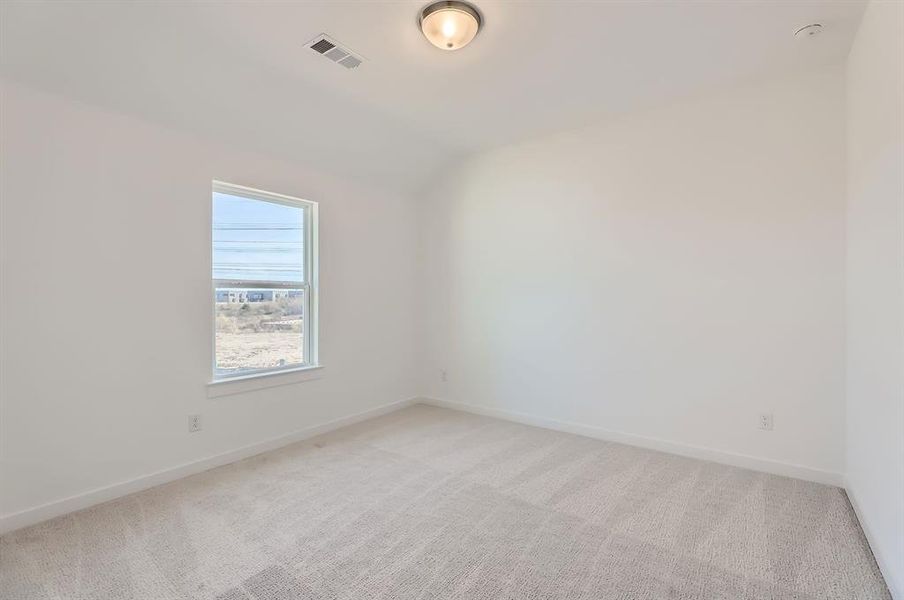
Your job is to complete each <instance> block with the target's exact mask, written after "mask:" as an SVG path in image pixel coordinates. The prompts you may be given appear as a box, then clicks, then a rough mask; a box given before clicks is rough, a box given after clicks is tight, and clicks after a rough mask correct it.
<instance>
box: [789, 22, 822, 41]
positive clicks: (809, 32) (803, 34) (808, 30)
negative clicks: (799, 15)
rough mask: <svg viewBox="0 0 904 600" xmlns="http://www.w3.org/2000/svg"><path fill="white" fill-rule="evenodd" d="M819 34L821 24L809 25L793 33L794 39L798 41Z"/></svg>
mask: <svg viewBox="0 0 904 600" xmlns="http://www.w3.org/2000/svg"><path fill="white" fill-rule="evenodd" d="M820 33H822V23H810V24H809V25H804V26H803V27H801V28H800V29H798V30H797V31H795V32H794V37H796V38H797V39H799V40H800V39H806V38H808V37H812V36H814V35H819V34H820Z"/></svg>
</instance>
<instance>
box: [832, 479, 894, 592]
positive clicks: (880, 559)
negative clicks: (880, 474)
mask: <svg viewBox="0 0 904 600" xmlns="http://www.w3.org/2000/svg"><path fill="white" fill-rule="evenodd" d="M844 489H845V491H846V492H847V496H848V500H850V501H851V506H852V507H853V508H854V513H855V514H856V515H857V520H858V521H860V528H861V529H863V535H864V536H865V537H866V541H867V543H869V547H870V550H872V551H873V557H875V559H876V564H878V565H879V570H880V571H881V572H882V576H883V577H885V584H886V585H887V586H888V591H889V592H891V597H892V598H893V599H894V600H904V580H902V579H898V578H899V577H901V575H904V574H901V575H899V574H898V573H896V572H895V570H894V569H893V568H892V566H893V565H892V564H891V562H890V561H889V560H887V559H886V558H885V556H884V555H883V554H882V549H881V548H880V547H879V546H878V545H877V544H876V541H875V540H876V538H875V536H874V535H873V533H872V531H873V528H872V526H871V525H870V521H869V520H868V519H866V518H864V517H865V516H866V515H865V514H864V513H863V511H862V510H861V508H860V503H859V502H858V500H857V493H856V492H855V491H854V488H853V486H851V485H850V483H849V482H847V481H845V486H844Z"/></svg>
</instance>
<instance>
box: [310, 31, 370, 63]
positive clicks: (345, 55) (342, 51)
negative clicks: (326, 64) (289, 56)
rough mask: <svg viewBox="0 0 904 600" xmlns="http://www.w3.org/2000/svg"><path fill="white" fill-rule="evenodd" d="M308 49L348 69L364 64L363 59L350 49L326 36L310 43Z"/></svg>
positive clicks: (318, 37)
mask: <svg viewBox="0 0 904 600" xmlns="http://www.w3.org/2000/svg"><path fill="white" fill-rule="evenodd" d="M308 47H309V48H310V49H311V50H313V51H314V52H316V53H318V54H322V55H323V56H325V57H326V58H328V59H330V60H331V61H333V62H334V63H339V64H340V65H342V66H343V67H345V68H346V69H354V68H355V67H357V66H358V65H360V64H361V63H362V62H364V59H363V58H361V57H360V56H358V55H357V54H355V53H354V52H352V51H351V50H349V49H348V48H344V47H342V46H341V45H339V43H338V42H337V41H336V40H333V39H331V38H329V37H327V36H326V35H319V36H317V37H316V38H314V39H313V40H311V41H310V42H308Z"/></svg>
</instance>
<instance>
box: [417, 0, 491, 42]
mask: <svg viewBox="0 0 904 600" xmlns="http://www.w3.org/2000/svg"><path fill="white" fill-rule="evenodd" d="M420 23H421V31H423V32H424V37H426V38H427V40H428V41H429V42H430V43H431V44H433V45H434V46H436V47H437V48H441V49H443V50H458V49H459V48H464V47H465V46H467V45H468V44H469V43H470V41H471V40H473V39H474V36H476V35H477V32H478V31H479V30H480V25H481V18H480V13H478V12H477V9H475V8H474V7H473V6H471V5H470V4H467V3H466V2H456V1H454V0H452V1H445V2H434V3H433V4H431V5H430V6H428V7H427V8H425V9H424V10H423V11H422V12H421V19H420Z"/></svg>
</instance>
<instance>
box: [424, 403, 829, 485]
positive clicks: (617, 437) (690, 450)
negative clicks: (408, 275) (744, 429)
mask: <svg viewBox="0 0 904 600" xmlns="http://www.w3.org/2000/svg"><path fill="white" fill-rule="evenodd" d="M420 402H421V403H422V404H429V405H431V406H439V407H442V408H451V409H453V410H460V411H464V412H469V413H474V414H477V415H484V416H487V417H495V418H497V419H504V420H506V421H514V422H516V423H523V424H525V425H533V426H535V427H543V428H545V429H554V430H556V431H564V432H566V433H574V434H577V435H583V436H586V437H592V438H597V439H601V440H606V441H609V442H618V443H621V444H627V445H629V446H639V447H641V448H648V449H650V450H658V451H660V452H668V453H669V454H677V455H679V456H687V457H690V458H698V459H701V460H708V461H712V462H717V463H721V464H725V465H731V466H733V467H742V468H744V469H751V470H753V471H762V472H764V473H771V474H773V475H783V476H785V477H794V478H797V479H804V480H806V481H813V482H815V483H823V484H826V485H834V486H838V487H841V486H842V485H843V484H844V478H843V476H842V474H841V473H835V472H833V471H824V470H822V469H814V468H812V467H804V466H801V465H795V464H791V463H785V462H780V461H775V460H769V459H766V458H757V457H755V456H749V455H746V454H735V453H733V452H725V451H722V450H714V449H712V448H703V447H700V446H690V445H687V444H681V443H678V442H669V441H666V440H660V439H656V438H651V437H645V436H641V435H635V434H632V433H622V432H619V431H610V430H608V429H603V428H601V427H593V426H590V425H581V424H579V423H569V422H567V421H559V420H556V419H549V418H546V417H538V416H535V415H530V414H526V413H521V412H516V411H511V410H504V409H498V408H487V407H483V406H476V405H473V404H464V403H461V402H452V401H449V400H437V399H435V398H422V399H420Z"/></svg>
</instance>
